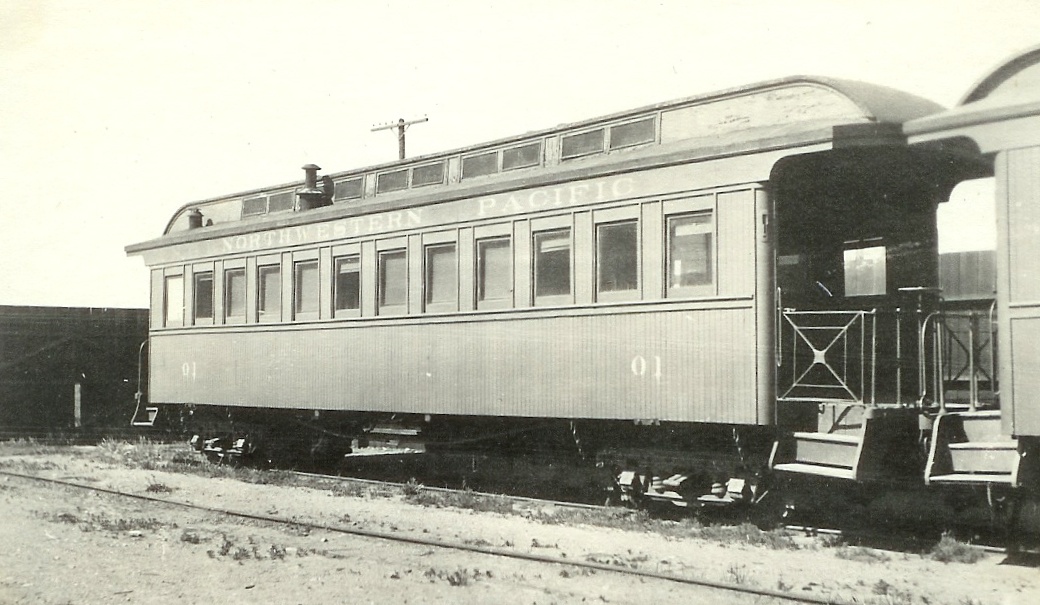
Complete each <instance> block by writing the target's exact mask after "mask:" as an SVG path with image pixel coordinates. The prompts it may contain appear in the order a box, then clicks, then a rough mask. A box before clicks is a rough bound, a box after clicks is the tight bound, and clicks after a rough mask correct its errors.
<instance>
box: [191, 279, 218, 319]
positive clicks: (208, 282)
mask: <svg viewBox="0 0 1040 605" xmlns="http://www.w3.org/2000/svg"><path fill="white" fill-rule="evenodd" d="M194 295H195V304H194V311H195V319H197V320H198V319H213V272H212V271H206V272H203V273H196V274H195V293H194Z"/></svg>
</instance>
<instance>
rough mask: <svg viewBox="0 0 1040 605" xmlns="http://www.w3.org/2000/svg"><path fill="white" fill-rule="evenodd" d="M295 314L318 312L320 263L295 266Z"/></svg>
mask: <svg viewBox="0 0 1040 605" xmlns="http://www.w3.org/2000/svg"><path fill="white" fill-rule="evenodd" d="M293 300H294V303H293V312H294V314H295V315H308V314H317V312H318V261H302V262H298V263H296V264H294V265H293Z"/></svg>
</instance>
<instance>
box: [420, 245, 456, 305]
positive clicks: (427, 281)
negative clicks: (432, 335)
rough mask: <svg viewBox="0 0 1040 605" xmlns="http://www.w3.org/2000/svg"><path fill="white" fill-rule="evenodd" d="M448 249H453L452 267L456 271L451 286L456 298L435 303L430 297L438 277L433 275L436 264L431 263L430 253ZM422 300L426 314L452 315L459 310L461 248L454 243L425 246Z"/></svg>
mask: <svg viewBox="0 0 1040 605" xmlns="http://www.w3.org/2000/svg"><path fill="white" fill-rule="evenodd" d="M446 248H451V266H452V268H453V269H454V273H453V275H452V276H451V281H452V284H451V286H452V290H453V292H454V296H453V297H452V299H451V300H443V301H435V300H431V299H430V295H431V294H432V293H433V291H434V288H433V287H432V285H433V282H434V280H435V279H436V275H435V274H432V273H431V271H432V270H433V268H434V264H433V263H431V262H430V253H431V252H436V251H439V250H444V249H446ZM422 300H423V312H425V313H452V312H455V311H458V310H459V247H458V244H456V243H455V242H454V241H450V242H437V243H429V244H426V245H425V246H423V283H422Z"/></svg>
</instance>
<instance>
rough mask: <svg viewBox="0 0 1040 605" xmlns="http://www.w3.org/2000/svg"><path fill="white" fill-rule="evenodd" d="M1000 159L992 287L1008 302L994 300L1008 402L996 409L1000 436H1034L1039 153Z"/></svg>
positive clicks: (1038, 379) (1039, 324)
mask: <svg viewBox="0 0 1040 605" xmlns="http://www.w3.org/2000/svg"><path fill="white" fill-rule="evenodd" d="M1002 155H1003V157H1000V158H998V161H997V163H996V166H997V183H998V187H997V199H998V203H997V207H998V210H997V212H998V223H999V227H998V238H997V239H998V259H999V260H998V262H997V267H998V269H997V270H998V281H997V283H998V285H1003V284H1007V286H1008V287H1007V289H1006V291H1007V292H1008V296H1007V298H1004V297H1000V298H999V312H998V317H999V321H1000V326H1001V329H1002V333H1004V334H1007V337H1006V338H1001V339H1000V341H999V344H1000V347H1001V353H1002V355H1001V359H1002V360H1004V361H1003V363H1002V364H1001V366H1002V373H1001V378H1002V380H1004V383H1003V384H1002V385H1001V391H1002V392H1007V391H1010V393H1011V397H1005V398H1003V399H1002V401H1001V407H1002V408H1003V410H1004V411H1005V414H1004V416H1005V424H1004V427H1005V430H1007V431H1009V432H1011V433H1012V434H1014V435H1040V265H1038V264H1037V262H1036V259H1037V257H1038V256H1040V147H1031V148H1026V149H1016V150H1011V151H1008V152H1006V153H1005V154H1002ZM1002 171H1003V174H1001V172H1002ZM1005 234H1006V236H1005ZM1001 240H1003V241H1001ZM1005 330H1006V331H1005ZM1009 378H1010V380H1009ZM1009 385H1010V389H1009V388H1008V386H1009ZM1008 419H1010V423H1008V422H1007V421H1008ZM1009 425H1010V426H1009Z"/></svg>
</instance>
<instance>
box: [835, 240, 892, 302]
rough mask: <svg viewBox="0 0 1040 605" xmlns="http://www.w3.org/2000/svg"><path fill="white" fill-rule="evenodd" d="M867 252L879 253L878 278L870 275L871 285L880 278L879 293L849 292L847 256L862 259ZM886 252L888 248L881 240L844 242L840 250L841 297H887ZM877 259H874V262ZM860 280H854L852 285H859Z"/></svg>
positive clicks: (887, 271) (887, 270)
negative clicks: (879, 269)
mask: <svg viewBox="0 0 1040 605" xmlns="http://www.w3.org/2000/svg"><path fill="white" fill-rule="evenodd" d="M868 251H875V253H876V252H877V251H880V268H881V271H880V276H878V275H876V274H875V275H872V276H871V280H870V281H871V283H872V284H873V283H876V282H877V281H878V280H876V279H874V278H877V277H880V282H881V283H880V285H881V291H880V292H878V291H876V290H874V291H870V292H858V291H857V292H852V293H850V292H849V285H850V282H849V277H850V275H849V261H850V259H849V255H850V254H852V255H855V256H859V257H861V258H863V256H864V253H865V252H868ZM888 251H889V247H888V246H887V245H886V243H885V242H884V241H883V240H882V239H881V238H871V239H868V240H859V241H854V242H846V243H845V244H844V245H843V246H842V249H841V257H842V258H841V272H842V296H844V297H845V298H859V299H862V298H879V297H883V296H887V295H888V277H889V275H888V274H889V269H888V265H889V262H888ZM877 260H878V259H875V261H874V262H876V261H877ZM859 281H860V280H856V281H854V282H853V283H859Z"/></svg>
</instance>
